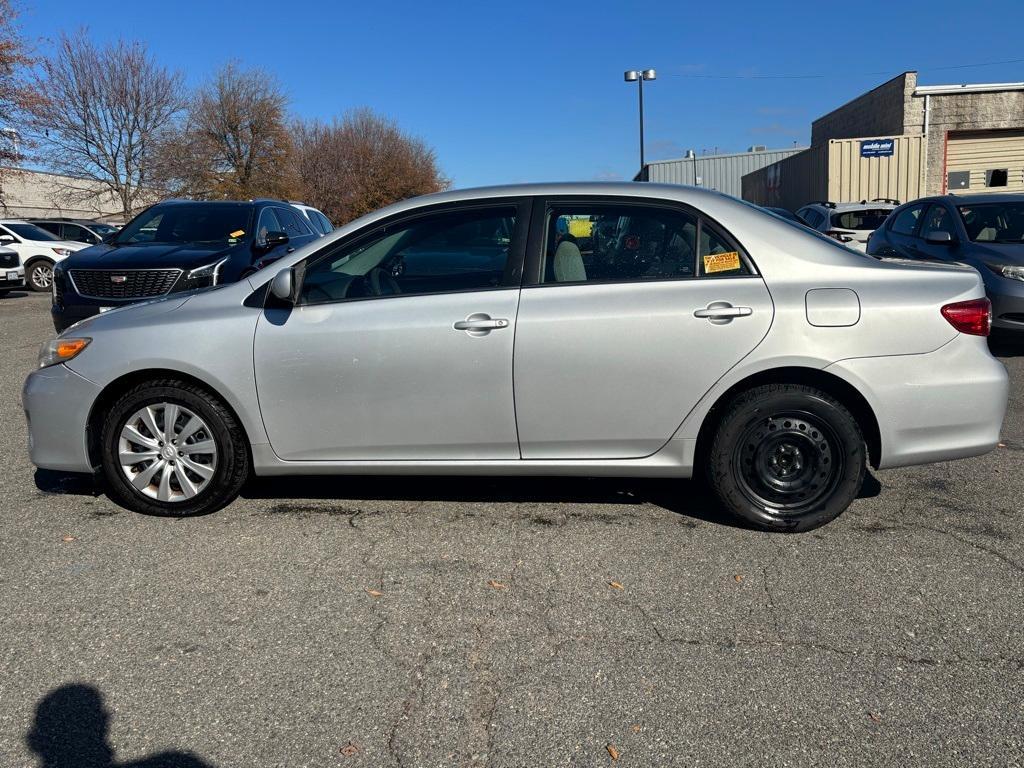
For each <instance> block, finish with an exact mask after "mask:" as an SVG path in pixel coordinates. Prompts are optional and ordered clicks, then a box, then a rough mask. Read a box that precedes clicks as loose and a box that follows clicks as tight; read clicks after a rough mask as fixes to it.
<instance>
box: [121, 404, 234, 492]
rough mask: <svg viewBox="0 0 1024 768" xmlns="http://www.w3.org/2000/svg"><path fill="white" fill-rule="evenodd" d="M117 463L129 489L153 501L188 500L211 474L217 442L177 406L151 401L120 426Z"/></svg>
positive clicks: (198, 420) (198, 421) (197, 420)
mask: <svg viewBox="0 0 1024 768" xmlns="http://www.w3.org/2000/svg"><path fill="white" fill-rule="evenodd" d="M117 449H118V460H119V462H120V464H121V471H122V472H123V473H124V476H125V477H126V478H127V479H128V482H129V483H130V484H131V486H132V487H133V488H134V489H135V490H136V491H138V492H139V493H141V494H142V495H144V496H148V497H149V498H151V499H157V500H158V501H168V502H179V501H186V500H188V499H191V498H194V497H195V496H197V495H198V494H200V493H202V491H203V490H204V489H205V488H206V487H207V485H209V483H210V480H211V479H212V478H213V475H214V473H215V472H216V470H217V443H216V442H215V441H214V439H213V434H212V433H211V432H210V429H209V427H207V425H206V422H204V421H203V420H202V419H201V418H200V417H199V416H198V415H197V414H196V413H194V412H193V411H190V410H189V409H188V408H186V407H184V406H182V405H178V404H177V403H153V404H151V405H146V406H144V407H142V408H140V409H139V410H137V411H136V412H135V413H134V414H132V416H131V418H129V419H128V421H127V422H126V423H125V425H124V426H123V427H122V428H121V435H120V437H119V438H118V447H117Z"/></svg>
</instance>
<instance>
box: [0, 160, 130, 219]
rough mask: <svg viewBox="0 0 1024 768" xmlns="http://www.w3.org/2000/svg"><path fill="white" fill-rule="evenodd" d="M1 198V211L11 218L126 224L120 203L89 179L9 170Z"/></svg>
mask: <svg viewBox="0 0 1024 768" xmlns="http://www.w3.org/2000/svg"><path fill="white" fill-rule="evenodd" d="M0 195H2V198H0V210H2V211H3V215H4V216H5V217H7V218H12V219H14V218H17V219H27V218H43V217H50V216H67V217H69V218H75V219H99V220H102V221H111V222H123V221H124V216H123V215H122V213H121V202H120V200H118V199H117V198H115V197H114V195H112V194H111V193H110V192H109V191H107V190H105V189H104V188H103V187H102V185H100V184H97V183H96V182H94V181H90V180H88V179H76V178H74V177H72V176H61V175H60V174H56V173H46V172H44V171H30V170H24V169H18V168H7V169H4V171H3V177H2V181H0Z"/></svg>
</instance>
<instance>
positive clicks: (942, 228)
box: [921, 205, 956, 238]
mask: <svg viewBox="0 0 1024 768" xmlns="http://www.w3.org/2000/svg"><path fill="white" fill-rule="evenodd" d="M936 232H948V233H949V234H950V235H951V236H954V237H955V236H956V230H955V229H954V228H953V217H952V216H951V215H950V213H949V209H947V208H946V206H944V205H933V206H932V207H931V208H929V209H928V213H927V214H926V215H925V218H924V223H923V224H922V225H921V237H924V238H927V237H929V236H931V235H933V234H935V233H936Z"/></svg>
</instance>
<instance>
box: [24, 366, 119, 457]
mask: <svg viewBox="0 0 1024 768" xmlns="http://www.w3.org/2000/svg"><path fill="white" fill-rule="evenodd" d="M99 393H100V388H99V386H97V385H96V384H93V383H92V382H91V381H89V380H88V379H85V378H83V377H81V376H79V375H78V374H77V373H75V372H74V371H72V370H71V369H70V368H68V367H66V366H64V365H53V366H50V367H49V368H40V369H39V370H37V371H33V372H32V373H30V374H29V376H28V378H27V379H26V380H25V386H24V388H23V389H22V393H21V401H22V404H23V405H24V407H25V417H26V418H27V419H28V450H29V456H30V457H31V459H32V463H33V464H35V465H36V466H37V467H39V468H40V469H56V470H61V471H64V472H91V471H92V469H93V467H92V462H91V461H90V460H89V445H88V440H89V437H88V423H89V412H90V410H91V409H92V404H93V403H94V402H95V401H96V397H97V396H98V395H99Z"/></svg>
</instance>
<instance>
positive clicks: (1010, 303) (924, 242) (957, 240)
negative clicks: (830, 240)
mask: <svg viewBox="0 0 1024 768" xmlns="http://www.w3.org/2000/svg"><path fill="white" fill-rule="evenodd" d="M868 253H869V254H871V255H872V256H878V257H879V258H904V259H926V260H931V261H940V262H961V263H964V264H970V265H971V266H972V267H974V268H975V269H977V270H978V272H979V273H981V278H982V280H984V282H985V292H986V294H987V295H988V298H989V299H990V300H991V301H992V325H993V327H995V328H999V329H1003V330H1011V331H1024V195H1019V194H1017V195H1014V194H988V195H971V196H969V197H959V196H957V195H942V196H937V197H926V198H922V199H921V200H915V201H914V202H912V203H907V204H906V205H904V206H902V207H900V208H897V209H896V210H895V211H893V212H892V214H891V215H890V216H889V218H888V219H887V220H886V222H885V225H884V226H882V227H879V228H878V229H877V230H876V231H875V233H874V234H873V235H872V236H871V238H870V239H869V240H868Z"/></svg>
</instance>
